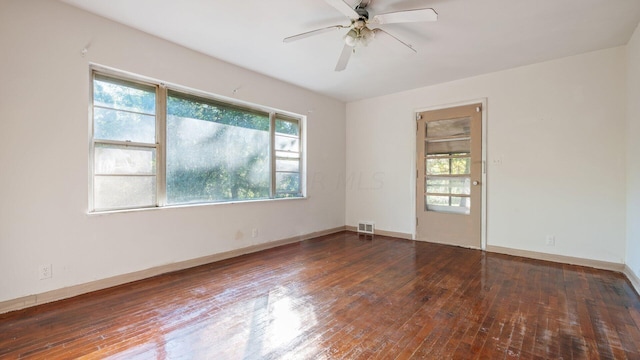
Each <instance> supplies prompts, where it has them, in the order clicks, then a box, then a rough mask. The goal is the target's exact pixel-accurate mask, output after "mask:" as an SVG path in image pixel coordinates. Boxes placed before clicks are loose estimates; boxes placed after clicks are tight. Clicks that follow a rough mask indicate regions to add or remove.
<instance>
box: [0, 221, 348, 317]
mask: <svg viewBox="0 0 640 360" xmlns="http://www.w3.org/2000/svg"><path fill="white" fill-rule="evenodd" d="M344 230H345V227H344V226H340V227H336V228H333V229H327V230H322V231H316V232H312V233H309V234H306V235H298V236H294V237H290V238H286V239H281V240H275V241H270V242H266V243H262V244H257V245H253V246H249V247H245V248H240V249H236V250H231V251H227V252H223V253H218V254H212V255H208V256H204V257H200V258H196V259H191V260H185V261H181V262H176V263H172V264H167V265H161V266H157V267H153V268H150V269H146V270H140V271H136V272H133V273H128V274H122V275H117V276H114V277H110V278H106V279H100V280H96V281H92V282H88V283H84V284H78V285H73V286H69V287H66V288H62V289H56V290H51V291H48V292H45V293H40V294H35V295H28V296H23V297H21V298H17V299H12V300H7V301H0V314H2V313H6V312H10V311H16V310H22V309H25V308H28V307H32V306H37V305H42V304H46V303H49V302H54V301H58V300H63V299H67V298H70V297H74V296H78V295H82V294H86V293H90V292H93V291H98V290H102V289H107V288H110V287H114V286H118V285H122V284H126V283H130V282H133V281H138V280H143V279H147V278H150V277H153V276H157V275H161V274H166V273H169V272H173V271H179V270H184V269H188V268H192V267H196V266H200V265H205V264H210V263H213V262H217V261H221V260H225V259H230V258H233V257H237V256H241V255H244V254H250V253H254V252H258V251H262V250H267V249H271V248H275V247H278V246H283V245H287V244H293V243H297V242H301V241H304V240H308V239H312V238H316V237H320V236H325V235H330V234H335V233H338V232H341V231H344Z"/></svg>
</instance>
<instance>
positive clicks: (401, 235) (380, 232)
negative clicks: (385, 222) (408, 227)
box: [345, 226, 413, 240]
mask: <svg viewBox="0 0 640 360" xmlns="http://www.w3.org/2000/svg"><path fill="white" fill-rule="evenodd" d="M345 230H347V231H351V232H358V228H357V227H356V226H345ZM375 235H380V236H389V237H394V238H400V239H406V240H411V239H413V236H412V235H411V234H407V233H401V232H395V231H386V230H380V229H375Z"/></svg>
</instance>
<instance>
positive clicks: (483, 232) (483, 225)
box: [411, 97, 488, 250]
mask: <svg viewBox="0 0 640 360" xmlns="http://www.w3.org/2000/svg"><path fill="white" fill-rule="evenodd" d="M478 103H480V104H482V111H481V114H482V135H481V136H482V174H481V179H482V180H481V181H482V189H481V190H482V192H481V198H482V204H481V206H480V211H481V213H480V245H481V249H482V250H486V249H487V187H488V184H487V98H486V97H485V98H480V99H473V100H465V101H460V102H455V103H447V104H442V105H433V106H427V107H421V108H416V109H414V110H413V118H412V119H411V120H412V121H413V123H416V121H417V118H416V116H417V114H418V113H421V112H424V111H432V110H442V109H448V108H453V107H458V106H464V105H472V104H478ZM411 128H412V129H415V126H412V127H411ZM416 138H417V136H416V132H415V130H414V131H413V135H412V139H413V140H412V141H411V142H412V149H413V151H412V152H413V155H412V160H413V161H412V162H411V164H412V165H411V188H412V189H413V190H412V191H411V194H412V200H413V201H412V203H411V204H412V208H413V210H412V211H411V214H412V217H411V221H412V223H413V233H412V234H411V238H412V239H413V240H417V239H416V234H417V225H416V218H417V215H418V214H417V209H416V201H417V199H418V198H417V184H416V180H417V179H416V174H417V171H418V167H417V154H416V147H417V144H416Z"/></svg>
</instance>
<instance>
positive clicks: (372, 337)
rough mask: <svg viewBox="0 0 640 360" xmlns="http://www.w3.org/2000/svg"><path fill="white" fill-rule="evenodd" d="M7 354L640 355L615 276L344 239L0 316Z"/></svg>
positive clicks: (630, 299) (631, 301)
mask: <svg viewBox="0 0 640 360" xmlns="http://www.w3.org/2000/svg"><path fill="white" fill-rule="evenodd" d="M0 358H1V359H12V358H47V359H58V358H91V359H94V358H99V359H103V358H115V359H407V358H415V359H446V358H455V359H512V358H520V359H640V299H639V297H638V295H637V294H636V293H635V292H634V291H633V289H632V288H631V286H630V285H629V284H628V282H627V281H626V280H625V278H624V277H623V276H622V275H620V274H617V273H613V272H607V271H600V270H594V269H591V268H583V267H578V266H570V265H561V264H554V263H547V262H542V261H536V260H528V259H522V258H517V257H510V256H506V255H498V254H490V253H483V252H481V251H475V250H467V249H461V248H456V247H449V246H443V245H435V244H428V243H414V242H411V241H406V240H399V239H393V238H387V237H382V236H376V237H375V238H373V239H372V238H371V237H363V236H358V235H357V234H355V233H349V232H343V233H338V234H335V235H330V236H325V237H321V238H317V239H313V240H308V241H304V242H302V243H300V244H293V245H288V246H284V247H280V248H277V249H271V250H267V251H263V252H260V253H256V254H251V255H246V256H242V257H239V258H235V259H230V260H226V261H222V262H218V263H214V264H210V265H205V266H201V267H197V268H194V269H189V270H185V271H180V272H176V273H171V274H168V275H163V276H158V277H155V278H152V279H148V280H144V281H139V282H135V283H131V284H127V285H123V286H119V287H116V288H112V289H108V290H103V291H99V292H96V293H92V294H88V295H83V296H80V297H76V298H73V299H69V300H65V301H60V302H57V303H53V304H47V305H43V306H40V307H36V308H32V309H27V310H23V311H19V312H13V313H9V314H5V315H0Z"/></svg>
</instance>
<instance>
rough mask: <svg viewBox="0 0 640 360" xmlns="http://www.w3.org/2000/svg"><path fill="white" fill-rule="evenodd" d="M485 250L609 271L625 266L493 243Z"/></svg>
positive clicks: (621, 269)
mask: <svg viewBox="0 0 640 360" xmlns="http://www.w3.org/2000/svg"><path fill="white" fill-rule="evenodd" d="M487 252H493V253H498V254H505V255H511V256H518V257H525V258H530V259H536V260H543V261H551V262H556V263H561V264H570V265H579V266H587V267H592V268H595V269H601V270H610V271H615V272H619V273H622V272H623V270H624V267H625V265H624V264H620V263H612V262H608V261H601V260H592V259H585V258H579V257H573V256H565V255H558V254H548V253H542V252H537V251H529V250H521V249H514V248H507V247H502V246H495V245H489V246H488V247H487Z"/></svg>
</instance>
